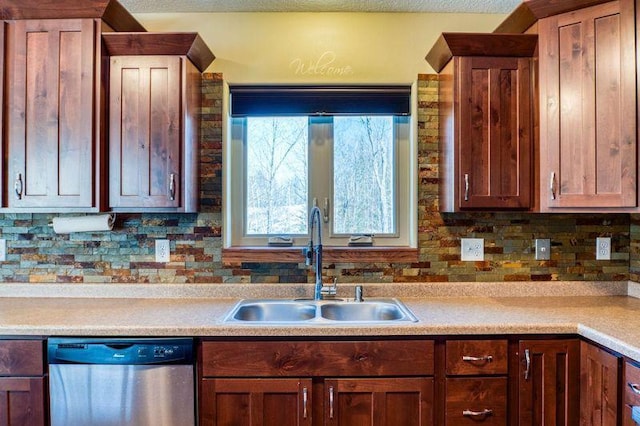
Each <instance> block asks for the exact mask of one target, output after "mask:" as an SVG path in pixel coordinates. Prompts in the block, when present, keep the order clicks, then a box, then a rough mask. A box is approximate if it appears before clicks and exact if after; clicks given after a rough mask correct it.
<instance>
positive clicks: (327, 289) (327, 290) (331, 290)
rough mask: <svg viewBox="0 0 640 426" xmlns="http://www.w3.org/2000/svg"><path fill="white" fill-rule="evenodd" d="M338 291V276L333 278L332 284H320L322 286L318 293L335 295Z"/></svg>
mask: <svg viewBox="0 0 640 426" xmlns="http://www.w3.org/2000/svg"><path fill="white" fill-rule="evenodd" d="M337 292H338V277H334V278H333V284H330V285H325V284H322V288H321V289H320V293H322V294H324V295H327V296H335V295H336V293H337Z"/></svg>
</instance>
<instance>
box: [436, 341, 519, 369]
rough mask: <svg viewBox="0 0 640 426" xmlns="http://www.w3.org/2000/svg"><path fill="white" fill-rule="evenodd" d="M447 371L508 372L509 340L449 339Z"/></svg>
mask: <svg viewBox="0 0 640 426" xmlns="http://www.w3.org/2000/svg"><path fill="white" fill-rule="evenodd" d="M446 350H447V355H446V357H447V361H446V373H447V374H448V375H453V376H466V375H478V374H507V353H508V345H507V340H448V341H447V343H446Z"/></svg>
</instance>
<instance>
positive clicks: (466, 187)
mask: <svg viewBox="0 0 640 426" xmlns="http://www.w3.org/2000/svg"><path fill="white" fill-rule="evenodd" d="M464 200H465V201H469V173H465V174H464Z"/></svg>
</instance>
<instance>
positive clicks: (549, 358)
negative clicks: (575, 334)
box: [518, 339, 580, 426]
mask: <svg viewBox="0 0 640 426" xmlns="http://www.w3.org/2000/svg"><path fill="white" fill-rule="evenodd" d="M519 357H520V360H521V364H520V371H519V378H518V385H519V386H518V387H519V390H518V392H519V409H518V417H519V424H520V426H529V425H531V426H570V425H577V424H578V420H579V418H580V341H579V340H578V339H567V340H522V341H520V344H519Z"/></svg>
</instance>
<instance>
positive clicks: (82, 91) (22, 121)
mask: <svg viewBox="0 0 640 426" xmlns="http://www.w3.org/2000/svg"><path fill="white" fill-rule="evenodd" d="M96 26H97V22H96V21H94V20H93V19H36V20H34V19H28V20H17V21H8V23H7V50H6V61H7V63H6V78H7V82H8V84H7V87H6V90H7V92H6V99H7V104H8V108H6V112H7V121H6V134H7V141H6V147H5V148H6V152H7V157H6V158H7V159H8V164H7V175H8V182H7V185H6V193H5V202H6V204H5V205H6V207H9V208H44V209H48V208H84V209H92V208H98V205H97V204H96V199H95V197H94V193H95V191H96V190H97V177H96V173H95V171H96V166H97V163H96V160H97V156H98V155H99V146H100V136H99V131H98V127H99V126H98V123H97V121H98V120H99V118H98V117H97V116H96V110H97V109H99V97H98V95H99V94H98V93H97V92H96V86H95V80H96V75H98V74H99V62H98V61H96V56H97V49H98V47H97V46H96V35H97V34H98V32H99V29H97V28H96Z"/></svg>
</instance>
